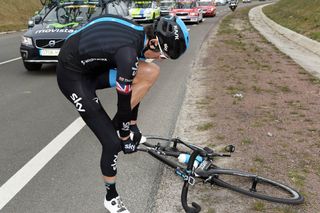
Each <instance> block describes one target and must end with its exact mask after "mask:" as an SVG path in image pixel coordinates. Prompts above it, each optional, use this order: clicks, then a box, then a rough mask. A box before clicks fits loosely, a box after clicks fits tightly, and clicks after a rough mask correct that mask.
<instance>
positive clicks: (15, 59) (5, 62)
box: [0, 57, 21, 65]
mask: <svg viewBox="0 0 320 213" xmlns="http://www.w3.org/2000/svg"><path fill="white" fill-rule="evenodd" d="M20 59H21V57H18V58H14V59H10V60H8V61H4V62H0V65H2V64H7V63H10V62H13V61H17V60H20Z"/></svg>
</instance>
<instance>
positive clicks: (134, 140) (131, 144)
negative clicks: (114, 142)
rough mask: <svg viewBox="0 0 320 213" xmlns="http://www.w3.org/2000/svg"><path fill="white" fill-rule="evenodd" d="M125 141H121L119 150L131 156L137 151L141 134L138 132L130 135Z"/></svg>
mask: <svg viewBox="0 0 320 213" xmlns="http://www.w3.org/2000/svg"><path fill="white" fill-rule="evenodd" d="M132 135H133V137H131V135H130V137H129V138H128V139H127V140H121V148H122V151H123V152H124V154H131V153H134V152H136V151H137V147H138V146H139V143H140V140H141V137H142V134H141V133H140V132H138V133H134V134H132Z"/></svg>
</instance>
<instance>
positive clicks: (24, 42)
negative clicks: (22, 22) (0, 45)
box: [21, 36, 33, 46]
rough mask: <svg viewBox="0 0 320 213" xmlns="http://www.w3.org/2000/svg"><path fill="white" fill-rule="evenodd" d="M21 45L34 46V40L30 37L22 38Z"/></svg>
mask: <svg viewBox="0 0 320 213" xmlns="http://www.w3.org/2000/svg"><path fill="white" fill-rule="evenodd" d="M21 44H22V45H24V46H33V45H32V39H31V38H29V37H25V36H22V38H21Z"/></svg>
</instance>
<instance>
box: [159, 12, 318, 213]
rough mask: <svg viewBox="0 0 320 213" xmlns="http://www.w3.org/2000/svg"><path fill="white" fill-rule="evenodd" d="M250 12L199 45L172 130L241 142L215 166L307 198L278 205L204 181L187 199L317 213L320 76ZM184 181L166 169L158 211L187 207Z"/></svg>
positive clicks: (228, 207)
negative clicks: (262, 29) (263, 31)
mask: <svg viewBox="0 0 320 213" xmlns="http://www.w3.org/2000/svg"><path fill="white" fill-rule="evenodd" d="M248 11H249V9H239V10H238V9H237V10H236V12H234V13H233V14H231V15H229V16H227V17H226V18H225V19H224V20H223V21H222V23H221V24H220V28H219V30H218V31H216V32H213V33H212V34H211V35H210V36H209V37H208V39H207V41H206V42H205V43H204V44H203V45H202V49H201V52H200V54H199V56H198V58H197V59H196V62H195V63H194V67H193V70H192V72H191V73H192V74H191V75H190V77H189V80H188V87H187V91H186V97H185V101H184V104H183V107H182V109H181V112H180V115H179V119H178V122H177V126H176V131H175V133H174V135H176V136H179V137H181V138H183V139H185V140H187V141H192V142H193V143H197V144H199V145H206V146H210V147H213V148H217V147H219V146H223V145H227V144H234V145H236V152H235V153H234V154H233V156H232V158H228V159H223V160H219V161H217V162H216V163H217V165H219V166H223V167H227V168H237V169H241V170H245V171H250V172H254V173H258V174H260V175H261V176H265V177H269V178H271V179H274V180H278V181H280V182H284V183H286V184H288V185H290V186H293V187H294V188H296V189H298V190H299V191H300V192H302V194H303V195H304V196H305V199H306V202H305V203H304V204H303V205H300V206H293V207H292V206H287V205H279V204H273V203H270V202H265V201H260V200H256V199H253V198H249V197H246V196H243V195H240V194H238V193H235V192H230V191H228V190H225V189H221V188H217V187H210V186H208V185H201V184H200V185H197V187H196V188H191V192H190V193H191V194H190V195H189V198H190V199H191V200H192V201H196V202H198V203H199V204H200V205H201V206H202V209H203V211H202V212H207V213H224V212H226V213H227V212H228V213H232V212H238V213H251V212H279V213H300V212H301V213H302V212H303V213H305V212H310V213H315V212H320V200H319V197H320V166H319V165H320V164H319V162H320V158H319V153H320V122H319V120H320V108H319V105H320V80H319V79H318V78H316V77H314V76H312V75H310V74H309V73H308V72H306V71H305V70H304V69H303V68H301V67H300V66H299V65H297V64H296V63H295V62H294V61H293V60H292V59H290V58H289V57H288V56H286V55H284V54H283V53H282V52H280V51H279V50H278V49H276V48H275V47H274V46H273V45H272V44H271V43H269V42H268V41H266V40H265V39H264V38H263V37H262V36H261V35H260V34H259V33H258V32H257V31H256V30H255V29H254V28H253V27H252V26H251V25H250V23H249V20H248ZM182 184H183V183H182V181H180V180H179V177H177V176H175V175H174V174H173V172H172V170H170V169H169V168H165V169H164V172H163V176H162V180H161V184H160V190H159V192H158V195H157V199H156V202H155V209H154V211H153V212H156V213H158V212H159V213H160V212H161V213H165V212H167V213H174V212H183V209H182V207H181V203H180V193H181V187H182Z"/></svg>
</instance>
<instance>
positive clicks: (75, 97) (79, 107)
mask: <svg viewBox="0 0 320 213" xmlns="http://www.w3.org/2000/svg"><path fill="white" fill-rule="evenodd" d="M70 98H71V100H72V101H73V103H74V105H75V106H76V108H77V110H78V111H79V112H85V111H86V110H85V109H84V108H83V106H82V103H80V101H81V100H82V98H81V97H78V95H77V94H76V93H72V95H71V96H70Z"/></svg>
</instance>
